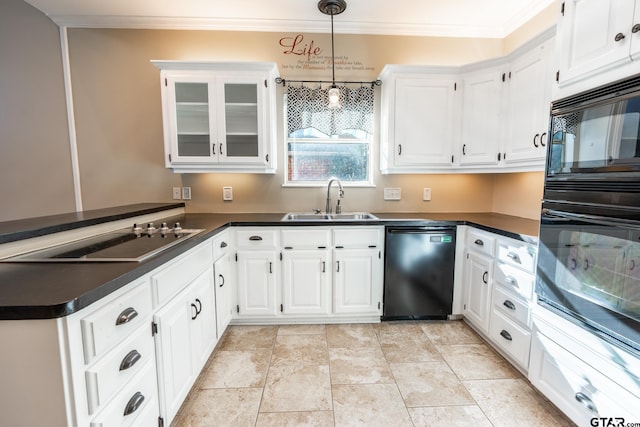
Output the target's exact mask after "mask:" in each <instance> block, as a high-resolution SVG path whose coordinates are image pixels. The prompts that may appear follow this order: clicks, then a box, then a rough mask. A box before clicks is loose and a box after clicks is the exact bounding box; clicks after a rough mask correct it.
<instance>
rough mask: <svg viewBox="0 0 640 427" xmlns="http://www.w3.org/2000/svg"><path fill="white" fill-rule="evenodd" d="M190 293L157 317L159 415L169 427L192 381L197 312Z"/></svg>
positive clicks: (155, 318) (167, 307)
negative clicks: (193, 339)
mask: <svg viewBox="0 0 640 427" xmlns="http://www.w3.org/2000/svg"><path fill="white" fill-rule="evenodd" d="M187 292H188V291H186V292H183V293H181V294H179V295H178V296H177V297H175V298H174V299H173V301H172V302H170V303H169V304H167V305H166V306H165V307H164V308H163V309H161V310H160V311H158V312H157V313H156V314H155V315H154V322H155V323H156V324H157V325H158V326H157V327H158V334H157V335H156V364H157V367H158V388H159V391H160V393H159V394H160V396H159V397H160V415H161V416H162V418H163V419H164V420H165V422H166V423H167V424H169V423H170V422H171V420H172V419H173V418H174V417H175V415H176V413H177V412H178V409H180V406H181V405H182V402H183V401H184V399H185V397H186V396H187V393H188V392H189V389H190V388H191V384H192V380H193V359H192V357H191V356H192V354H191V351H190V349H191V340H192V336H191V333H190V328H191V317H192V316H193V315H194V314H195V310H193V309H192V307H191V302H190V301H188V298H187Z"/></svg>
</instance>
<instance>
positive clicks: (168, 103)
mask: <svg viewBox="0 0 640 427" xmlns="http://www.w3.org/2000/svg"><path fill="white" fill-rule="evenodd" d="M154 64H155V65H156V66H157V67H158V68H160V70H161V72H160V77H161V91H162V109H163V120H164V139H165V144H164V145H165V164H166V166H167V167H168V168H170V169H172V170H173V171H174V172H181V173H184V172H212V171H214V172H215V171H219V172H223V171H227V172H254V173H275V170H276V158H275V152H276V151H275V140H276V136H275V131H276V126H275V86H276V83H275V78H276V77H277V67H276V65H275V64H273V63H187V62H182V61H154Z"/></svg>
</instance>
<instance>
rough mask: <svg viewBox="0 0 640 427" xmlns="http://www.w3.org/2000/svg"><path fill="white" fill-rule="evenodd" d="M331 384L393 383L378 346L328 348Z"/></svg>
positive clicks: (387, 365)
mask: <svg viewBox="0 0 640 427" xmlns="http://www.w3.org/2000/svg"><path fill="white" fill-rule="evenodd" d="M329 359H330V367H331V384H374V383H393V382H394V379H393V375H391V370H390V369H389V364H388V363H387V361H386V359H385V358H384V354H383V353H382V350H381V349H380V348H379V347H355V348H331V349H329Z"/></svg>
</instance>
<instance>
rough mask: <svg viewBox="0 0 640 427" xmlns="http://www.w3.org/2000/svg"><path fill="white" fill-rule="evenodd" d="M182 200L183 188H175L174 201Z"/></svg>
mask: <svg viewBox="0 0 640 427" xmlns="http://www.w3.org/2000/svg"><path fill="white" fill-rule="evenodd" d="M180 199H182V188H180V187H173V200H180Z"/></svg>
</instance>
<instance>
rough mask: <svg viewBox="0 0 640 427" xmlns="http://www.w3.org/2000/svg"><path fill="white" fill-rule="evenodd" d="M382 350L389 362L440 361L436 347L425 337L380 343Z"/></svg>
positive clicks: (440, 357)
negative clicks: (422, 338)
mask: <svg viewBox="0 0 640 427" xmlns="http://www.w3.org/2000/svg"><path fill="white" fill-rule="evenodd" d="M381 347H382V351H383V352H384V356H385V357H386V359H387V361H388V362H389V363H417V362H436V361H441V360H442V356H441V355H440V352H439V351H438V349H437V348H436V347H435V346H434V345H433V344H431V343H430V342H429V341H428V340H427V339H424V340H419V341H416V340H410V339H409V340H404V339H399V340H397V341H396V342H393V343H389V344H382V345H381Z"/></svg>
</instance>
